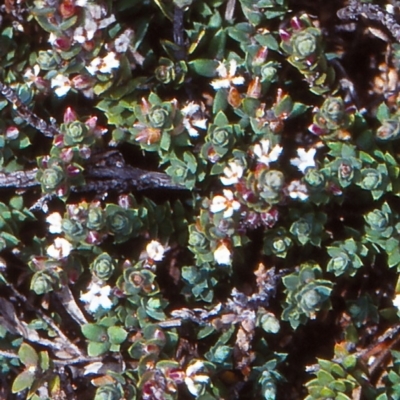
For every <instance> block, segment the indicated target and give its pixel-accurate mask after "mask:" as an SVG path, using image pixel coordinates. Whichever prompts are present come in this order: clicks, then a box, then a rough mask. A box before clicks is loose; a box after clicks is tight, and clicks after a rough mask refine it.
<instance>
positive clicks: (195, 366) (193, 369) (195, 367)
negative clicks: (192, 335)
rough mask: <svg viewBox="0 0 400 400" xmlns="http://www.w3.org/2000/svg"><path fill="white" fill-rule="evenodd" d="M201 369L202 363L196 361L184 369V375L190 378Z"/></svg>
mask: <svg viewBox="0 0 400 400" xmlns="http://www.w3.org/2000/svg"><path fill="white" fill-rule="evenodd" d="M203 367H204V362H203V361H201V360H197V361H195V362H194V363H193V364H190V365H189V366H188V367H187V368H186V375H187V376H192V375H194V374H196V372H199V371H200V370H201V369H202V368H203Z"/></svg>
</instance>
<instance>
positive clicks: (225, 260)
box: [214, 243, 232, 265]
mask: <svg viewBox="0 0 400 400" xmlns="http://www.w3.org/2000/svg"><path fill="white" fill-rule="evenodd" d="M214 260H215V262H216V263H217V264H220V265H221V264H222V265H230V264H231V260H232V253H231V251H230V250H229V249H228V246H227V245H226V244H225V243H221V244H220V245H219V246H218V247H217V248H216V249H215V250H214Z"/></svg>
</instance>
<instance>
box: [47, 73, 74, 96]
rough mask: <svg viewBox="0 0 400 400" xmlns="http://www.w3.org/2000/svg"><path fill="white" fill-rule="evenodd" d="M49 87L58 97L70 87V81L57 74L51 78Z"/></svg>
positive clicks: (63, 94)
mask: <svg viewBox="0 0 400 400" xmlns="http://www.w3.org/2000/svg"><path fill="white" fill-rule="evenodd" d="M51 87H52V88H56V89H55V90H54V92H55V93H56V95H57V96H58V97H62V96H65V95H66V94H67V93H68V92H69V90H70V89H71V81H70V80H69V79H68V78H67V77H66V76H64V75H61V74H58V75H57V76H56V77H54V78H53V79H52V80H51Z"/></svg>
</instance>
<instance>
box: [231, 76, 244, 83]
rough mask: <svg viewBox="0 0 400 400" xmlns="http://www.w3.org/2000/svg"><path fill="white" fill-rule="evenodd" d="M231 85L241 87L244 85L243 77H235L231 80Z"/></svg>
mask: <svg viewBox="0 0 400 400" xmlns="http://www.w3.org/2000/svg"><path fill="white" fill-rule="evenodd" d="M232 83H233V84H234V85H243V84H244V78H243V76H235V77H234V78H232Z"/></svg>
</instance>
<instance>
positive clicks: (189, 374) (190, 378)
mask: <svg viewBox="0 0 400 400" xmlns="http://www.w3.org/2000/svg"><path fill="white" fill-rule="evenodd" d="M203 367H204V363H203V362H202V361H200V360H197V361H196V362H194V363H193V364H191V365H189V366H188V367H187V368H186V371H185V372H186V377H185V383H186V386H187V388H188V390H189V392H190V393H191V394H192V395H193V396H197V397H198V396H199V395H201V394H202V393H203V392H204V389H205V385H207V384H209V382H210V377H209V376H207V375H201V374H197V372H199V371H200V370H201V369H202V368H203Z"/></svg>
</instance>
